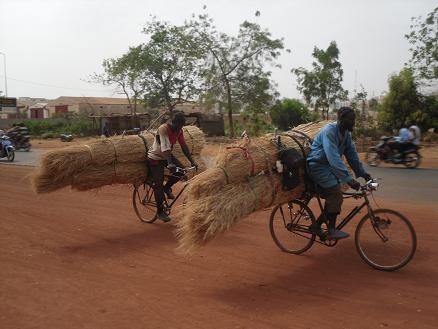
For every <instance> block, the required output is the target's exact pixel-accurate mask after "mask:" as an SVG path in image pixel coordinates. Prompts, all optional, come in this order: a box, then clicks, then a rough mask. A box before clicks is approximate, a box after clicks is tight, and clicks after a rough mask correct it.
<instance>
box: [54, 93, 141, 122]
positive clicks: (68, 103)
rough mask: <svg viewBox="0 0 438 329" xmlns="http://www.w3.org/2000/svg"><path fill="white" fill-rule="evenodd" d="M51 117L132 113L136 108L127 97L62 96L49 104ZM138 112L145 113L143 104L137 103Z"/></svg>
mask: <svg viewBox="0 0 438 329" xmlns="http://www.w3.org/2000/svg"><path fill="white" fill-rule="evenodd" d="M47 108H48V111H49V117H52V116H53V115H54V114H56V113H78V114H85V115H111V114H131V112H133V110H134V109H131V105H130V104H129V102H128V99H127V98H113V97H70V96H61V97H58V98H56V99H54V100H51V101H49V102H48V104H47ZM136 112H137V113H145V112H146V109H145V107H144V106H143V105H141V104H137V107H136Z"/></svg>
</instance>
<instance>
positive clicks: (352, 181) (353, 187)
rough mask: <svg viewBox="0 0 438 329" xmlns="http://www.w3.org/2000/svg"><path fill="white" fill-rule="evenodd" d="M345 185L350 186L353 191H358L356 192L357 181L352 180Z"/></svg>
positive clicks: (358, 186) (358, 185)
mask: <svg viewBox="0 0 438 329" xmlns="http://www.w3.org/2000/svg"><path fill="white" fill-rule="evenodd" d="M347 184H348V186H350V187H351V188H352V189H353V190H356V191H358V190H359V189H360V183H359V182H358V181H357V180H355V179H352V180H351V181H349V182H348V183H347Z"/></svg>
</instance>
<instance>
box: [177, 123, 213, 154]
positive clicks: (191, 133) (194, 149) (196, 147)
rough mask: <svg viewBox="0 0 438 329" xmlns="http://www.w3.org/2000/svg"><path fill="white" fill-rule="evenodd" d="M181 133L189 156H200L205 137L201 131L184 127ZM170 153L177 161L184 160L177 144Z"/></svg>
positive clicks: (196, 128) (192, 127)
mask: <svg viewBox="0 0 438 329" xmlns="http://www.w3.org/2000/svg"><path fill="white" fill-rule="evenodd" d="M183 131H184V139H185V141H186V144H187V147H188V148H189V151H190V154H191V155H200V154H201V151H202V149H203V148H204V146H205V137H204V133H203V132H202V130H201V129H199V128H198V127H196V126H185V127H184V128H183ZM172 153H173V155H174V156H175V157H176V158H178V159H182V158H185V156H184V153H183V151H182V150H181V147H180V146H179V144H175V146H174V148H173V151H172Z"/></svg>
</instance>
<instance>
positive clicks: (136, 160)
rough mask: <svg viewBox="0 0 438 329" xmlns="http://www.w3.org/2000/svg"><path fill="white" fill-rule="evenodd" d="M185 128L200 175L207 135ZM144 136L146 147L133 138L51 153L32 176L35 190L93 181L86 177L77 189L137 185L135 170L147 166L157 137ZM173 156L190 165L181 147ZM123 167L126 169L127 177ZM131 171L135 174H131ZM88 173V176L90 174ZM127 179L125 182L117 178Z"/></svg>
mask: <svg viewBox="0 0 438 329" xmlns="http://www.w3.org/2000/svg"><path fill="white" fill-rule="evenodd" d="M183 129H184V136H185V139H186V142H187V145H188V147H189V150H191V151H192V152H193V156H194V158H195V159H197V160H196V161H197V163H198V164H199V169H200V170H199V172H200V171H202V170H204V169H205V162H204V161H203V160H202V159H200V153H201V151H202V148H203V147H204V145H205V139H204V134H203V132H202V131H201V130H200V129H199V128H198V127H195V126H186V127H184V128H183ZM143 137H144V138H145V139H146V145H145V142H144V140H143V138H141V137H139V136H137V135H132V136H123V137H112V138H107V139H102V140H96V141H94V142H92V143H89V144H87V145H77V146H70V147H66V148H62V149H59V150H53V151H50V152H48V153H47V154H46V155H45V156H44V157H43V158H42V159H41V165H40V169H39V170H38V171H37V172H36V174H35V175H34V176H33V186H34V190H35V191H36V192H37V193H47V192H52V191H55V190H57V189H60V188H62V187H65V186H68V185H71V183H72V178H73V177H76V176H78V177H87V178H88V179H89V180H90V182H85V178H84V179H81V178H76V183H75V184H74V185H75V186H78V187H81V188H76V187H74V188H76V189H81V190H86V189H90V188H95V187H94V186H96V187H100V186H103V185H108V184H123V183H124V182H126V183H134V182H135V180H136V178H135V177H134V176H135V174H136V173H139V171H140V169H134V167H135V166H138V167H139V168H140V167H141V166H144V163H145V162H146V158H147V153H146V151H147V145H152V143H153V140H154V135H153V134H150V133H145V134H144V135H143ZM178 146H179V145H178ZM174 155H175V156H176V157H177V158H178V159H180V160H181V162H182V163H183V164H184V165H186V166H188V165H190V163H189V162H188V161H187V160H186V158H185V156H184V154H183V152H182V150H181V148H176V149H175V151H174ZM122 164H133V166H132V168H130V169H128V167H123V166H121V165H122ZM134 164H135V165H134ZM111 168H113V169H111ZM114 168H116V169H114ZM120 168H125V169H126V170H127V176H126V175H125V172H124V171H123V169H120ZM114 170H116V172H117V170H119V171H120V173H119V174H116V175H115V177H116V178H114V177H113V175H111V172H114ZM131 170H132V175H130V174H129V173H130V172H131ZM86 171H89V173H88V174H87V173H86ZM108 174H109V176H107V175H108ZM125 176H126V179H122V180H121V179H120V178H118V177H125ZM93 177H96V178H95V180H96V181H95V182H92V181H93V180H94V178H93ZM105 177H107V178H105ZM117 180H118V181H117ZM113 181H114V182H113ZM82 186H83V187H82Z"/></svg>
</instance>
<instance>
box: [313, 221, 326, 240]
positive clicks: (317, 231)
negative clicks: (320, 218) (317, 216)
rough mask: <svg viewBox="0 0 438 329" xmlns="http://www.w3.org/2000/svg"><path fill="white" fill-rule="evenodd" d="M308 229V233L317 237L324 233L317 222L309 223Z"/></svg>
mask: <svg viewBox="0 0 438 329" xmlns="http://www.w3.org/2000/svg"><path fill="white" fill-rule="evenodd" d="M309 231H310V233H312V234H316V235H317V236H319V237H322V236H324V235H325V233H324V231H323V230H322V228H321V225H319V224H318V223H313V224H312V225H310V226H309Z"/></svg>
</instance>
